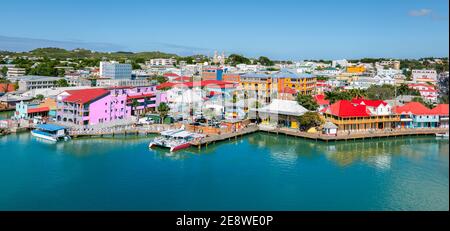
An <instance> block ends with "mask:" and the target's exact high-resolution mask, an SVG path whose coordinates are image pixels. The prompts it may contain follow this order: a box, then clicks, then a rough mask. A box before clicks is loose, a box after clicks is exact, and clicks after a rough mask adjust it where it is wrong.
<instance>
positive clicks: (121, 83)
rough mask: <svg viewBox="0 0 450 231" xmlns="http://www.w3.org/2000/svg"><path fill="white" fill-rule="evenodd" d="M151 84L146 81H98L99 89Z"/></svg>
mask: <svg viewBox="0 0 450 231" xmlns="http://www.w3.org/2000/svg"><path fill="white" fill-rule="evenodd" d="M147 85H150V83H149V82H148V81H147V80H146V79H133V80H131V79H98V80H97V81H96V86H97V87H121V86H134V87H139V86H147Z"/></svg>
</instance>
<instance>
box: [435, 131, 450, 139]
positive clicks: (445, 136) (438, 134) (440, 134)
mask: <svg viewBox="0 0 450 231" xmlns="http://www.w3.org/2000/svg"><path fill="white" fill-rule="evenodd" d="M436 137H442V138H448V132H446V133H436Z"/></svg>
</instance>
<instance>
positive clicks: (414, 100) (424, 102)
mask: <svg viewBox="0 0 450 231" xmlns="http://www.w3.org/2000/svg"><path fill="white" fill-rule="evenodd" d="M412 102H419V103H421V104H423V105H424V106H425V107H427V108H430V109H432V108H433V107H434V105H433V104H432V103H429V102H426V101H425V100H423V98H422V97H414V98H413V99H412Z"/></svg>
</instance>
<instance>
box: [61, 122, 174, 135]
mask: <svg viewBox="0 0 450 231" xmlns="http://www.w3.org/2000/svg"><path fill="white" fill-rule="evenodd" d="M167 129H173V127H172V126H170V125H166V124H155V125H150V126H144V127H135V126H125V127H120V128H111V129H99V130H69V135H70V136H71V137H72V138H81V137H104V136H112V137H114V136H133V135H134V136H139V135H149V134H159V133H160V132H161V131H164V130H167Z"/></svg>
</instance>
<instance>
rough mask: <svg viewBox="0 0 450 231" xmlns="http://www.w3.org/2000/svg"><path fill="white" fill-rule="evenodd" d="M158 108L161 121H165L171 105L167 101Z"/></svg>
mask: <svg viewBox="0 0 450 231" xmlns="http://www.w3.org/2000/svg"><path fill="white" fill-rule="evenodd" d="M156 110H157V111H158V113H159V117H160V118H161V123H164V119H165V118H166V116H167V114H169V111H170V107H169V106H168V105H167V104H166V103H160V104H159V105H158V107H157V108H156Z"/></svg>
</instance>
